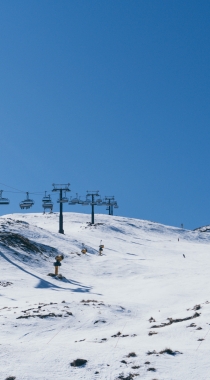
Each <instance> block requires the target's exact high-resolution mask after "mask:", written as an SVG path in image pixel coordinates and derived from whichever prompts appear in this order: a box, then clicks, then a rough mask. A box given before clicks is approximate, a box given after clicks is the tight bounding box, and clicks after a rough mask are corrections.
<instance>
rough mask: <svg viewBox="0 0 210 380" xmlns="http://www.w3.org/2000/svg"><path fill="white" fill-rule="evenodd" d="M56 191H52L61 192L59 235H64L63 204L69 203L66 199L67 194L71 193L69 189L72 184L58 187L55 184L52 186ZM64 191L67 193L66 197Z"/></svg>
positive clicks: (59, 200) (59, 201)
mask: <svg viewBox="0 0 210 380" xmlns="http://www.w3.org/2000/svg"><path fill="white" fill-rule="evenodd" d="M52 185H53V187H54V189H53V190H52V191H59V193H60V196H59V199H58V203H60V215H59V231H58V232H59V233H60V234H64V229H63V203H65V202H67V201H68V199H67V197H66V192H67V191H71V190H70V189H69V186H70V183H67V184H60V185H56V184H55V183H53V184H52ZM63 191H64V192H65V197H63Z"/></svg>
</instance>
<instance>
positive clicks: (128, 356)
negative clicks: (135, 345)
mask: <svg viewBox="0 0 210 380" xmlns="http://www.w3.org/2000/svg"><path fill="white" fill-rule="evenodd" d="M136 356H137V355H136V353H135V352H130V353H129V354H128V355H127V358H135V357H136Z"/></svg>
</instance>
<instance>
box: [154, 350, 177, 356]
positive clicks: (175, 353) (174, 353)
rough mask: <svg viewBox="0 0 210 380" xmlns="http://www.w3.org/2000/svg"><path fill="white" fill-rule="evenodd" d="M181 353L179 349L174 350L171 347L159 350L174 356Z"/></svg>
mask: <svg viewBox="0 0 210 380" xmlns="http://www.w3.org/2000/svg"><path fill="white" fill-rule="evenodd" d="M181 353H182V352H179V351H173V350H171V349H170V348H165V350H162V351H160V352H159V354H168V355H172V356H175V355H177V354H181Z"/></svg>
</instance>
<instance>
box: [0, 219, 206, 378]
mask: <svg viewBox="0 0 210 380" xmlns="http://www.w3.org/2000/svg"><path fill="white" fill-rule="evenodd" d="M95 220H96V225H95V226H91V225H90V223H89V222H90V216H89V215H86V214H76V213H64V231H65V235H61V234H59V233H58V232H57V231H58V214H57V213H56V214H45V215H42V214H11V215H5V216H3V217H1V218H0V265H1V276H0V323H1V330H0V363H1V366H0V379H2V380H5V379H6V378H9V377H11V379H12V376H13V377H14V378H15V377H16V380H29V379H30V380H38V379H39V380H49V379H54V380H67V379H85V380H95V379H100V380H104V379H107V380H115V379H126V380H131V379H138V378H143V379H148V380H152V379H157V380H175V379H176V380H178V379H179V380H180V379H181V380H182V379H183V380H193V379H196V380H197V379H198V378H199V379H200V380H207V379H208V378H209V377H210V375H209V370H210V364H209V355H208V353H209V348H210V333H209V329H210V281H209V271H210V269H209V267H210V234H208V233H202V232H200V231H186V230H183V229H179V228H173V227H168V226H164V225H160V224H157V223H153V222H148V221H142V220H137V219H130V218H123V217H115V216H107V215H96V218H95ZM101 240H102V242H103V244H104V246H105V248H104V251H103V256H99V255H98V248H99V244H100V241H101ZM82 243H84V245H85V247H86V248H87V254H86V255H84V254H82V253H81V249H82ZM57 254H63V255H64V260H63V261H62V266H61V268H59V272H60V273H61V274H62V275H63V276H64V277H65V278H63V279H59V278H54V277H51V276H48V274H49V273H52V272H54V267H53V262H54V261H55V260H54V258H55V256H56V255H57ZM208 333H209V335H208ZM166 348H167V349H168V350H166V351H165V349H166ZM164 351H165V352H164ZM76 359H84V360H87V362H86V363H85V364H84V365H83V366H79V367H77V366H75V365H71V363H74V364H75V363H76V364H77V362H74V360H76Z"/></svg>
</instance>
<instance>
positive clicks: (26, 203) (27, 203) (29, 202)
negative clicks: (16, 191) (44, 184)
mask: <svg viewBox="0 0 210 380" xmlns="http://www.w3.org/2000/svg"><path fill="white" fill-rule="evenodd" d="M33 205H34V201H33V200H32V199H29V192H28V191H27V193H26V199H25V200H24V201H22V202H20V208H21V209H24V208H25V209H28V208H30V207H32V206H33Z"/></svg>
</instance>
